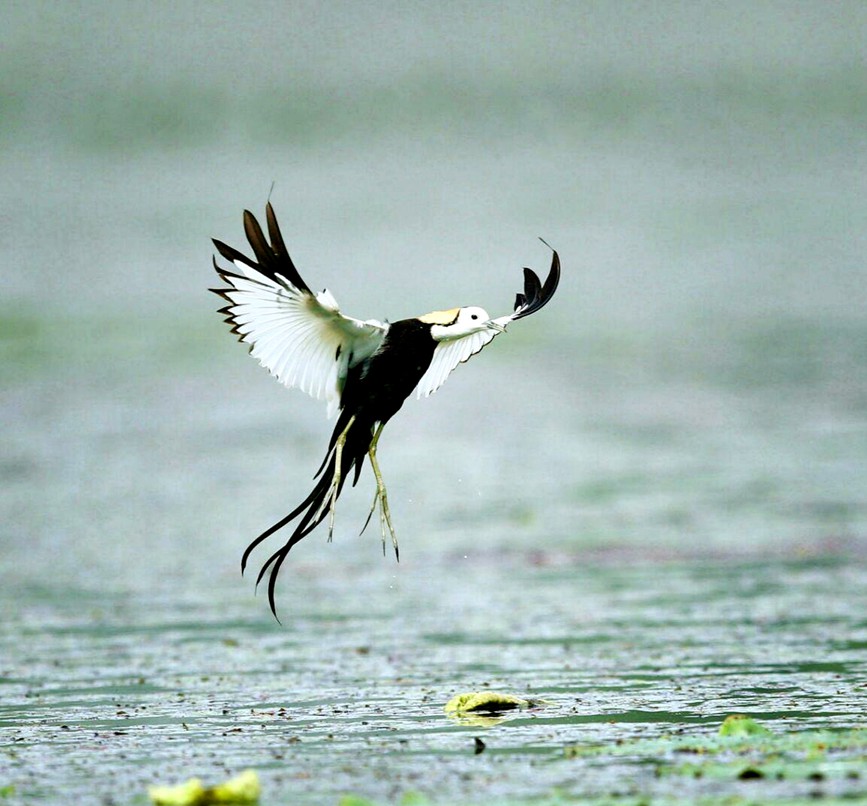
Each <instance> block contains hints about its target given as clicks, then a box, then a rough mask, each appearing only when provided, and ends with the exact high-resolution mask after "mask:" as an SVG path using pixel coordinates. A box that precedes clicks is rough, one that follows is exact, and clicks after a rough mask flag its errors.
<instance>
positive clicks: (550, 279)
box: [512, 238, 560, 319]
mask: <svg viewBox="0 0 867 806" xmlns="http://www.w3.org/2000/svg"><path fill="white" fill-rule="evenodd" d="M539 240H540V241H542V243H544V244H545V246H547V247H548V248H549V249H551V251H552V252H553V253H554V254H553V257H552V258H551V268H550V270H549V271H548V276H547V277H546V278H545V283H544V285H543V284H542V282H541V281H540V280H539V276H538V275H537V274H536V272H534V271H533V270H532V269H526V268H525V269H524V293H523V294H518V295H517V296H516V298H515V313H514V314H513V316H512V319H522V318H523V317H525V316H529V315H530V314H531V313H536V311H538V310H540V309H541V308H544V307H545V305H547V304H548V302H549V301H550V300H551V297H553V296H554V292H555V291H556V290H557V286H558V285H559V284H560V256H559V255H558V254H557V250H556V249H552V248H551V246H550V245H549V244H548V243H547V242H546V241H545V240H544V239H542V238H540V239H539Z"/></svg>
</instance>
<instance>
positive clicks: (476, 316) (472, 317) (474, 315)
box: [470, 313, 479, 319]
mask: <svg viewBox="0 0 867 806" xmlns="http://www.w3.org/2000/svg"><path fill="white" fill-rule="evenodd" d="M478 318H479V315H478V314H475V313H474V314H470V319H478Z"/></svg>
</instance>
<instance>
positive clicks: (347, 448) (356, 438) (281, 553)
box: [241, 413, 373, 621]
mask: <svg viewBox="0 0 867 806" xmlns="http://www.w3.org/2000/svg"><path fill="white" fill-rule="evenodd" d="M347 419H349V418H347ZM342 420H343V413H341V417H340V418H338V421H337V425H336V426H335V433H336V434H341V433H343V430H344V429H346V426H347V423H346V422H343V421H342ZM372 436H373V429H372V428H371V427H370V424H369V423H368V424H366V425H364V424H359V423H358V422H357V421H356V422H355V423H354V424H353V425H352V426H351V428H349V429H348V431H347V432H346V442H345V444H344V446H343V450H342V453H341V461H340V481H339V482H338V484H337V490H336V494H335V496H334V498H335V500H337V498H339V497H340V493H341V492H342V490H343V486H344V484H345V482H346V481H347V479H349V478H350V474H352V471H353V469H354V471H355V472H354V475H353V482H352V483H353V484H355V482H356V481H357V480H358V477H359V474H360V473H361V468H362V466H363V464H364V460H365V457H366V456H367V450H368V448H369V447H370V442H371V439H372ZM335 443H336V437H332V441H331V443H330V445H329V448H328V452H327V453H326V455H325V461H324V462H323V463H322V466H321V467H320V468H319V471H318V472H317V474H316V475H317V476H319V480H318V481H317V482H316V484H315V486H314V487H313V489H312V490H311V491H310V494H309V495H308V496H307V497H306V498H305V499H304V500H303V501H302V502H301V503H300V504H299V505H298V506H297V507H295V509H293V510H292V511H291V512H290V513H289V514H288V515H286V516H285V517H283V518H281V519H280V520H279V521H277V523H275V524H274V525H273V526H271V527H269V528H268V529H266V530H265V531H264V532H262V534H260V535H259V536H258V537H257V538H256V539H255V540H253V541H252V542H251V543H250V545H249V546H247V548H246V550H245V551H244V554H243V556H242V558H241V573H243V572H244V571H245V570H246V567H247V561H248V559H249V558H250V554H251V553H252V552H253V550H254V549H255V548H256V547H257V546H259V545H260V544H261V543H262V542H263V541H265V540H266V539H267V538H269V537H270V536H271V535H273V534H274V533H275V532H277V531H279V530H280V529H282V528H283V527H284V526H286V525H287V524H289V523H290V522H291V521H293V520H295V519H296V518H298V519H299V520H298V522H297V523H296V524H295V528H294V529H293V531H292V534H291V536H290V537H289V539H288V540H287V541H286V542H285V543H284V544H283V545H282V546H280V548H279V549H277V550H276V551H275V552H274V553H273V554H271V556H270V557H268V559H267V560H266V561H265V562H264V564H263V565H262V567H261V568H260V570H259V573H258V575H257V577H256V585H257V586H258V585H259V584H260V583H261V582H262V580H263V579H264V578H265V576H266V574H267V575H268V604H269V606H270V608H271V612H272V613H273V614H274V618H277V604H276V597H275V591H276V584H277V577H278V575H279V573H280V568H281V566H282V565H283V563H284V562H285V560H286V557H287V556H288V555H289V552H290V550H291V549H292V547H293V546H294V545H295V544H296V543H298V542H299V541H301V540H303V539H304V538H305V537H306V536H307V535H308V534H310V532H312V531H313V530H314V529H315V528H316V527H317V526H318V525H319V524H320V523H322V521H323V520H325V518H326V517H328V514H329V512H330V507H329V506H328V504H329V499H330V497H331V485H332V481H333V479H334V471H335V464H336V460H337V457H336V451H335ZM323 471H324V472H323ZM277 620H278V621H279V618H277Z"/></svg>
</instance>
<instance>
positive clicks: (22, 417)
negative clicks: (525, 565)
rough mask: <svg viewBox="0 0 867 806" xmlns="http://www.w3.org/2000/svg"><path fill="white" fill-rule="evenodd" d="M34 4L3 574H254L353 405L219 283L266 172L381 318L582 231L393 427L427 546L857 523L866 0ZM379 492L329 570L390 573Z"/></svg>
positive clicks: (390, 453)
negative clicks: (510, 324) (523, 301)
mask: <svg viewBox="0 0 867 806" xmlns="http://www.w3.org/2000/svg"><path fill="white" fill-rule="evenodd" d="M3 16H4V23H3V33H2V35H0V36H2V50H0V76H2V78H0V82H2V101H0V103H2V107H0V117H2V126H0V164H2V175H3V178H4V182H3V185H4V193H3V194H2V197H0V220H2V229H0V245H2V251H3V255H4V265H5V269H4V272H3V286H2V302H0V349H2V353H0V356H2V364H3V386H2V398H0V405H2V416H3V423H4V428H3V443H4V445H3V450H2V459H0V473H2V478H3V484H2V487H0V514H2V517H0V524H2V526H0V529H2V532H3V534H2V543H3V550H4V555H5V557H6V558H7V559H6V561H5V562H4V565H3V570H2V572H0V573H2V581H3V587H4V589H6V590H20V589H21V586H24V587H25V588H26V589H27V590H32V589H33V586H38V585H48V586H49V587H51V586H52V585H54V586H56V585H60V586H61V587H63V586H69V587H70V589H73V590H75V589H90V588H94V589H103V588H105V586H108V587H115V588H117V589H119V590H129V589H136V588H138V587H141V588H142V589H147V590H152V589H154V586H156V588H159V587H160V586H161V585H165V586H167V587H172V588H173V589H174V586H176V585H177V583H178V582H179V581H180V582H182V583H183V585H184V586H185V587H189V586H192V587H193V588H195V587H196V586H201V587H202V589H203V590H207V591H208V592H209V595H210V593H211V592H212V588H213V587H214V580H215V579H216V580H219V585H218V586H217V587H219V588H221V589H229V590H233V591H241V590H242V591H243V595H244V596H247V595H249V593H250V591H249V589H248V588H249V585H248V584H247V583H245V582H241V581H240V580H239V579H238V577H237V562H238V557H239V552H240V550H241V549H242V548H243V546H244V545H245V544H246V542H247V540H248V539H249V537H251V536H253V535H255V534H257V533H258V532H259V531H261V529H263V528H264V527H265V526H267V525H269V524H270V523H271V522H273V521H274V520H276V519H277V518H279V517H280V516H282V515H283V514H284V512H285V511H286V509H287V507H290V506H294V504H295V503H296V502H297V500H299V499H300V498H301V497H302V496H303V495H305V494H306V492H307V490H308V488H309V484H310V476H311V474H312V471H313V470H314V469H315V468H316V466H317V465H318V462H319V460H320V452H321V451H322V450H323V448H324V445H325V440H326V435H327V433H328V430H329V424H328V423H326V421H325V420H324V419H323V412H322V407H321V406H320V405H319V404H317V403H316V402H314V401H311V400H309V399H307V398H305V397H304V396H303V395H301V394H300V393H297V392H292V393H290V392H287V391H286V390H285V389H282V388H281V387H280V386H279V385H278V384H277V383H275V382H274V381H273V380H272V379H270V378H269V377H268V375H267V373H266V372H265V371H264V370H262V369H261V368H259V367H257V366H256V364H255V362H254V361H252V360H251V359H249V358H248V357H247V356H246V355H245V350H244V348H242V347H241V346H240V345H238V344H236V343H234V341H233V338H232V337H231V336H230V335H229V333H228V329H227V328H226V326H225V325H223V324H222V323H221V321H220V317H218V316H217V315H216V313H215V309H216V308H217V307H219V304H220V301H219V300H218V299H217V298H216V297H215V296H213V295H210V294H208V292H207V290H206V289H207V288H208V287H209V286H211V285H214V284H215V283H216V282H217V279H216V277H215V275H214V273H213V270H212V268H211V263H210V261H211V254H212V251H213V250H212V247H211V244H210V241H209V239H210V238H211V237H218V238H220V239H222V240H225V241H227V242H228V243H230V244H233V245H235V246H238V247H241V248H244V247H245V243H244V239H243V230H242V226H241V212H242V210H243V209H244V208H249V209H251V210H252V211H254V212H256V213H257V214H261V213H262V211H263V208H264V203H265V201H266V199H267V198H268V196H269V192H270V197H271V200H272V202H273V203H274V205H275V208H276V210H277V212H278V215H279V217H280V220H281V222H282V227H283V231H284V235H285V237H286V239H287V242H288V244H289V246H290V250H291V251H292V254H293V256H294V258H295V261H296V263H297V265H298V266H299V268H300V270H301V272H302V274H303V276H304V277H305V278H307V279H308V282H310V284H311V285H312V286H314V287H324V286H326V285H327V286H328V287H329V288H330V289H331V290H332V291H333V293H334V294H335V295H336V297H337V299H338V301H339V302H340V303H341V305H342V307H343V309H344V310H345V311H346V312H347V313H349V314H352V315H356V316H360V317H379V318H390V319H392V320H394V319H397V318H401V317H405V316H412V315H417V314H420V313H422V312H425V311H428V310H431V309H435V308H444V307H451V306H454V305H461V304H477V305H482V306H484V307H486V308H487V309H488V310H490V311H492V312H493V313H495V314H500V313H505V312H507V311H509V310H510V308H511V304H512V301H513V299H514V293H515V292H516V291H517V290H519V288H520V282H521V272H520V269H521V267H522V266H524V265H528V266H533V267H535V268H536V269H537V270H538V271H540V272H541V271H544V270H546V269H547V266H548V263H549V260H550V253H549V251H548V250H547V249H546V248H545V247H544V246H543V245H542V244H541V243H540V242H539V241H538V240H537V237H538V236H542V237H544V238H545V239H546V240H548V241H549V242H550V243H551V244H552V245H554V246H555V247H556V248H557V249H558V250H559V252H560V254H561V257H562V262H563V282H562V285H561V289H560V292H559V295H558V297H557V298H556V299H555V300H554V302H553V303H552V304H551V305H550V306H549V307H548V308H547V309H546V310H545V311H544V312H543V313H542V314H540V315H539V316H537V317H533V318H532V319H528V320H525V321H522V322H521V323H519V324H518V325H517V326H515V327H514V328H513V329H512V330H511V331H510V333H509V335H508V336H507V337H505V338H502V339H498V340H497V342H496V343H495V344H494V345H492V346H491V347H490V348H488V349H487V350H486V351H485V352H484V354H483V355H480V356H478V357H476V358H474V359H473V361H472V362H471V363H470V364H468V365H467V366H462V367H460V368H459V369H458V370H457V371H456V373H455V374H454V375H453V377H452V378H451V379H450V380H449V383H448V384H447V385H446V386H445V387H444V388H443V389H442V390H441V391H440V392H439V393H438V394H437V395H435V396H434V397H433V398H431V399H430V400H427V401H422V402H421V403H419V402H416V401H411V402H408V403H407V405H406V406H405V408H404V410H403V411H402V412H401V416H400V417H398V418H397V419H396V420H395V421H394V422H393V423H392V424H391V425H390V427H389V430H388V432H387V433H386V435H385V437H384V439H383V442H382V444H381V449H382V463H383V470H384V473H385V474H386V479H387V481H388V482H389V485H390V492H391V498H392V506H393V510H394V513H395V520H396V524H397V527H398V532H399V534H400V535H401V536H402V540H403V543H404V551H403V553H402V554H403V556H404V557H405V560H406V562H407V563H408V566H407V567H410V565H411V564H412V563H413V557H414V556H415V557H416V559H418V558H420V557H423V556H426V554H427V553H428V552H430V553H431V555H432V556H437V554H438V553H439V552H441V551H443V550H445V549H447V548H448V547H453V548H454V549H455V550H456V551H459V552H464V553H466V552H468V551H469V550H470V549H471V548H472V549H474V550H484V549H491V548H495V547H508V546H516V547H523V548H539V549H541V548H544V547H546V546H547V547H550V546H559V547H560V548H562V549H563V550H564V551H568V552H572V553H575V554H576V555H579V556H581V555H582V553H587V554H588V556H589V553H590V552H593V551H603V552H604V551H610V550H625V551H636V552H642V553H651V554H652V553H653V552H662V553H666V552H668V553H674V554H680V553H686V554H695V553H698V554H704V553H707V555H708V556H711V555H713V554H729V553H757V554H763V553H768V552H770V553H775V552H776V553H779V552H783V553H792V552H802V553H803V552H807V553H811V552H814V553H817V554H818V553H824V552H827V551H843V552H844V553H845V552H850V551H860V550H861V549H863V547H864V535H865V522H867V408H865V403H867V306H865V294H864V286H865V271H864V251H865V231H867V230H865V214H867V187H865V185H867V170H865V168H867V164H865V157H867V83H865V81H864V72H863V69H864V63H865V62H864V60H865V55H867V54H865V49H867V44H865V43H867V7H865V6H864V4H863V3H860V2H839V3H828V4H825V3H823V4H801V3H788V2H766V3H760V4H757V3H751V2H745V3H726V4H720V3H710V2H707V3H704V2H696V3H676V2H670V3H643V2H635V3H624V4H611V3H593V2H587V3H583V2H582V3H529V4H528V3H524V2H522V3H510V2H504V3H498V4H496V5H487V4H474V3H461V2H446V3H438V4H427V3H412V2H410V3H405V2H400V3H387V2H385V3H375V4H374V3H367V4H364V3H362V4H356V3H346V4H341V3H329V4H321V3H307V2H293V3H249V4H247V3H240V4H239V3H207V4H204V3H180V4H178V3H160V2H157V3H148V4H141V3H112V4H102V3H95V2H85V3H74V2H70V3H64V4H62V5H58V4H50V3H17V2H12V3H7V4H6V5H5V9H4V15H3ZM272 184H273V191H271V187H272ZM365 481H369V479H365ZM361 486H362V487H364V490H363V492H362V493H359V497H357V498H352V496H348V498H347V501H346V502H343V503H342V505H341V507H340V510H339V512H338V536H336V538H335V539H336V541H337V543H338V544H339V549H335V550H334V551H331V549H330V547H328V548H326V546H325V545H324V538H320V537H316V536H314V537H313V538H312V539H310V540H308V541H305V544H304V545H302V546H300V547H299V548H298V551H297V554H298V556H297V558H296V560H297V561H298V562H299V563H301V564H302V565H301V567H304V566H303V563H304V562H311V563H313V564H314V565H316V564H317V563H323V564H326V563H332V564H333V563H341V562H344V561H346V562H350V561H351V560H352V558H355V559H356V560H361V561H363V562H364V564H365V567H368V566H369V567H370V568H372V569H373V570H372V571H370V573H374V574H378V575H380V578H382V577H386V578H390V577H391V575H392V574H393V573H394V569H393V568H392V567H391V565H388V566H383V565H382V563H381V562H380V560H379V559H378V557H377V555H378V553H379V547H378V542H377V538H376V536H374V537H373V538H370V537H369V536H366V537H365V538H364V539H362V540H358V539H356V537H355V531H356V530H357V527H358V525H360V522H361V519H362V517H363V515H364V513H365V512H366V506H367V499H368V496H369V493H370V490H368V489H367V486H369V485H367V486H365V484H364V483H362V485H361ZM389 562H390V561H389ZM401 568H403V566H401ZM49 569H50V573H49ZM403 573H408V571H404V572H403ZM214 595H221V594H219V593H215V594H214ZM6 606H7V607H9V606H11V603H9V602H7V604H6Z"/></svg>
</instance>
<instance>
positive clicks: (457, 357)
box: [415, 316, 511, 397]
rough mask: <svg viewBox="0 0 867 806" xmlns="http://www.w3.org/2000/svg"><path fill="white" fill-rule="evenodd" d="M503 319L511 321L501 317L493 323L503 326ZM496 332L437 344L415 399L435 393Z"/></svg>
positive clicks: (482, 333) (492, 330)
mask: <svg viewBox="0 0 867 806" xmlns="http://www.w3.org/2000/svg"><path fill="white" fill-rule="evenodd" d="M504 319H505V320H507V321H511V317H510V316H502V317H500V319H497V320H493V321H495V322H498V323H500V324H505V323H504V322H503V320H504ZM498 332H499V331H497V330H494V329H491V330H480V331H477V332H476V333H470V334H469V335H468V336H462V337H461V338H459V339H449V340H448V341H441V342H440V343H439V344H437V346H436V348H435V349H434V354H433V359H432V360H431V362H430V366H429V367H428V368H427V372H425V374H424V375H422V376H421V380H420V381H419V382H418V386H416V387H415V395H416V397H429V396H430V395H432V394H433V393H434V392H436V390H437V389H439V388H440V387H441V386H442V385H443V384H444V383H445V381H446V378H448V377H449V375H451V373H452V370H453V369H454V368H455V367H456V366H457V365H458V364H461V363H463V362H464V361H467V360H469V358H470V357H471V356H474V355H475V354H476V353H477V352H479V350H481V349H482V347H484V346H485V345H486V344H489V343H490V342H491V341H492V340H493V338H494V336H496V335H497V333H498Z"/></svg>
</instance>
